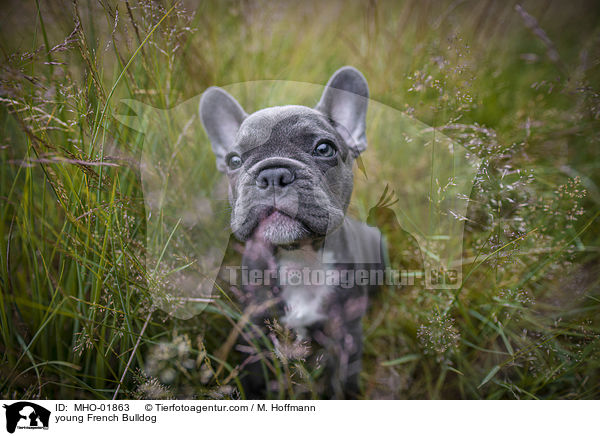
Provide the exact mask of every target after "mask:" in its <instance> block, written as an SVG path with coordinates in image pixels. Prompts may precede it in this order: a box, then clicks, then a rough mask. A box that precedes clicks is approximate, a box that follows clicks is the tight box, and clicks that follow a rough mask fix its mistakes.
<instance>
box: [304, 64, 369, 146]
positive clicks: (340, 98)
mask: <svg viewBox="0 0 600 436" xmlns="http://www.w3.org/2000/svg"><path fill="white" fill-rule="evenodd" d="M368 103H369V86H368V85H367V80H366V79H365V77H364V76H363V75H362V74H361V72H360V71H358V70H357V69H356V68H354V67H349V66H346V67H342V68H340V69H339V70H337V71H336V72H335V73H333V76H331V78H330V79H329V82H327V85H326V87H325V91H323V95H322V96H321V100H320V101H319V103H318V104H317V106H316V107H315V109H316V110H318V111H319V112H321V113H322V114H324V115H325V116H327V117H329V118H331V119H332V120H334V121H335V122H336V123H338V124H340V125H342V126H343V127H344V128H345V129H346V130H347V131H348V133H349V134H350V136H351V137H352V139H353V140H354V144H355V147H356V151H357V154H358V153H362V152H363V151H365V149H366V148H367V136H366V123H367V106H368Z"/></svg>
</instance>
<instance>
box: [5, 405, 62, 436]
mask: <svg viewBox="0 0 600 436" xmlns="http://www.w3.org/2000/svg"><path fill="white" fill-rule="evenodd" d="M3 407H4V408H5V409H6V431H8V432H9V433H14V432H15V430H16V429H17V428H19V429H38V428H39V429H47V428H48V424H49V423H50V411H49V410H48V409H46V408H44V407H42V406H38V405H37V404H35V403H30V402H29V401H19V402H17V403H13V404H10V405H6V404H5V405H4V406H3Z"/></svg>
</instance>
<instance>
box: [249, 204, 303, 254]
mask: <svg viewBox="0 0 600 436" xmlns="http://www.w3.org/2000/svg"><path fill="white" fill-rule="evenodd" d="M310 234H311V232H310V231H309V230H308V229H307V228H306V226H305V225H304V224H302V223H301V222H300V221H298V220H297V219H294V218H292V217H290V216H289V215H286V214H285V213H283V212H280V211H278V210H275V211H274V212H272V213H271V214H269V215H268V216H267V217H265V218H263V219H262V220H261V221H260V222H259V223H258V225H257V227H256V229H255V231H254V234H253V238H259V239H262V240H263V241H265V242H267V243H270V244H272V245H287V244H293V243H295V242H299V241H301V240H303V239H306V238H308V237H310Z"/></svg>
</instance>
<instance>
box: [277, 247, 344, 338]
mask: <svg viewBox="0 0 600 436" xmlns="http://www.w3.org/2000/svg"><path fill="white" fill-rule="evenodd" d="M321 256H322V254H321V253H318V252H315V251H313V250H310V249H301V250H298V251H294V252H290V253H287V254H283V255H282V256H281V257H280V259H279V262H278V263H279V267H280V271H282V270H283V271H293V270H295V271H302V272H303V274H302V277H301V278H299V279H296V280H293V281H292V280H290V281H289V283H288V284H287V285H284V286H282V289H281V291H282V292H281V296H282V298H283V301H284V303H285V316H283V317H282V318H281V321H282V322H283V324H284V325H285V326H286V327H289V328H293V329H296V330H298V331H299V332H301V331H302V330H304V328H305V327H308V326H310V325H312V324H315V323H317V322H320V321H324V320H325V319H327V313H326V303H327V299H328V297H329V295H331V294H332V293H333V292H334V289H333V288H332V287H331V286H328V285H326V284H312V283H310V279H309V281H308V283H305V281H306V280H305V279H306V278H307V277H305V274H304V268H309V271H314V270H316V269H322V270H324V266H323V263H322V257H321ZM328 260H329V259H328ZM309 275H310V272H309Z"/></svg>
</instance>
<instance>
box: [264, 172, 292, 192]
mask: <svg viewBox="0 0 600 436" xmlns="http://www.w3.org/2000/svg"><path fill="white" fill-rule="evenodd" d="M293 181H294V174H293V173H292V172H291V171H290V170H289V169H287V168H267V169H264V170H262V171H261V172H260V173H258V177H257V178H256V185H257V186H258V187H259V188H261V189H267V188H268V187H271V186H272V187H275V188H283V187H284V186H287V185H289V184H290V183H292V182H293Z"/></svg>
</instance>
